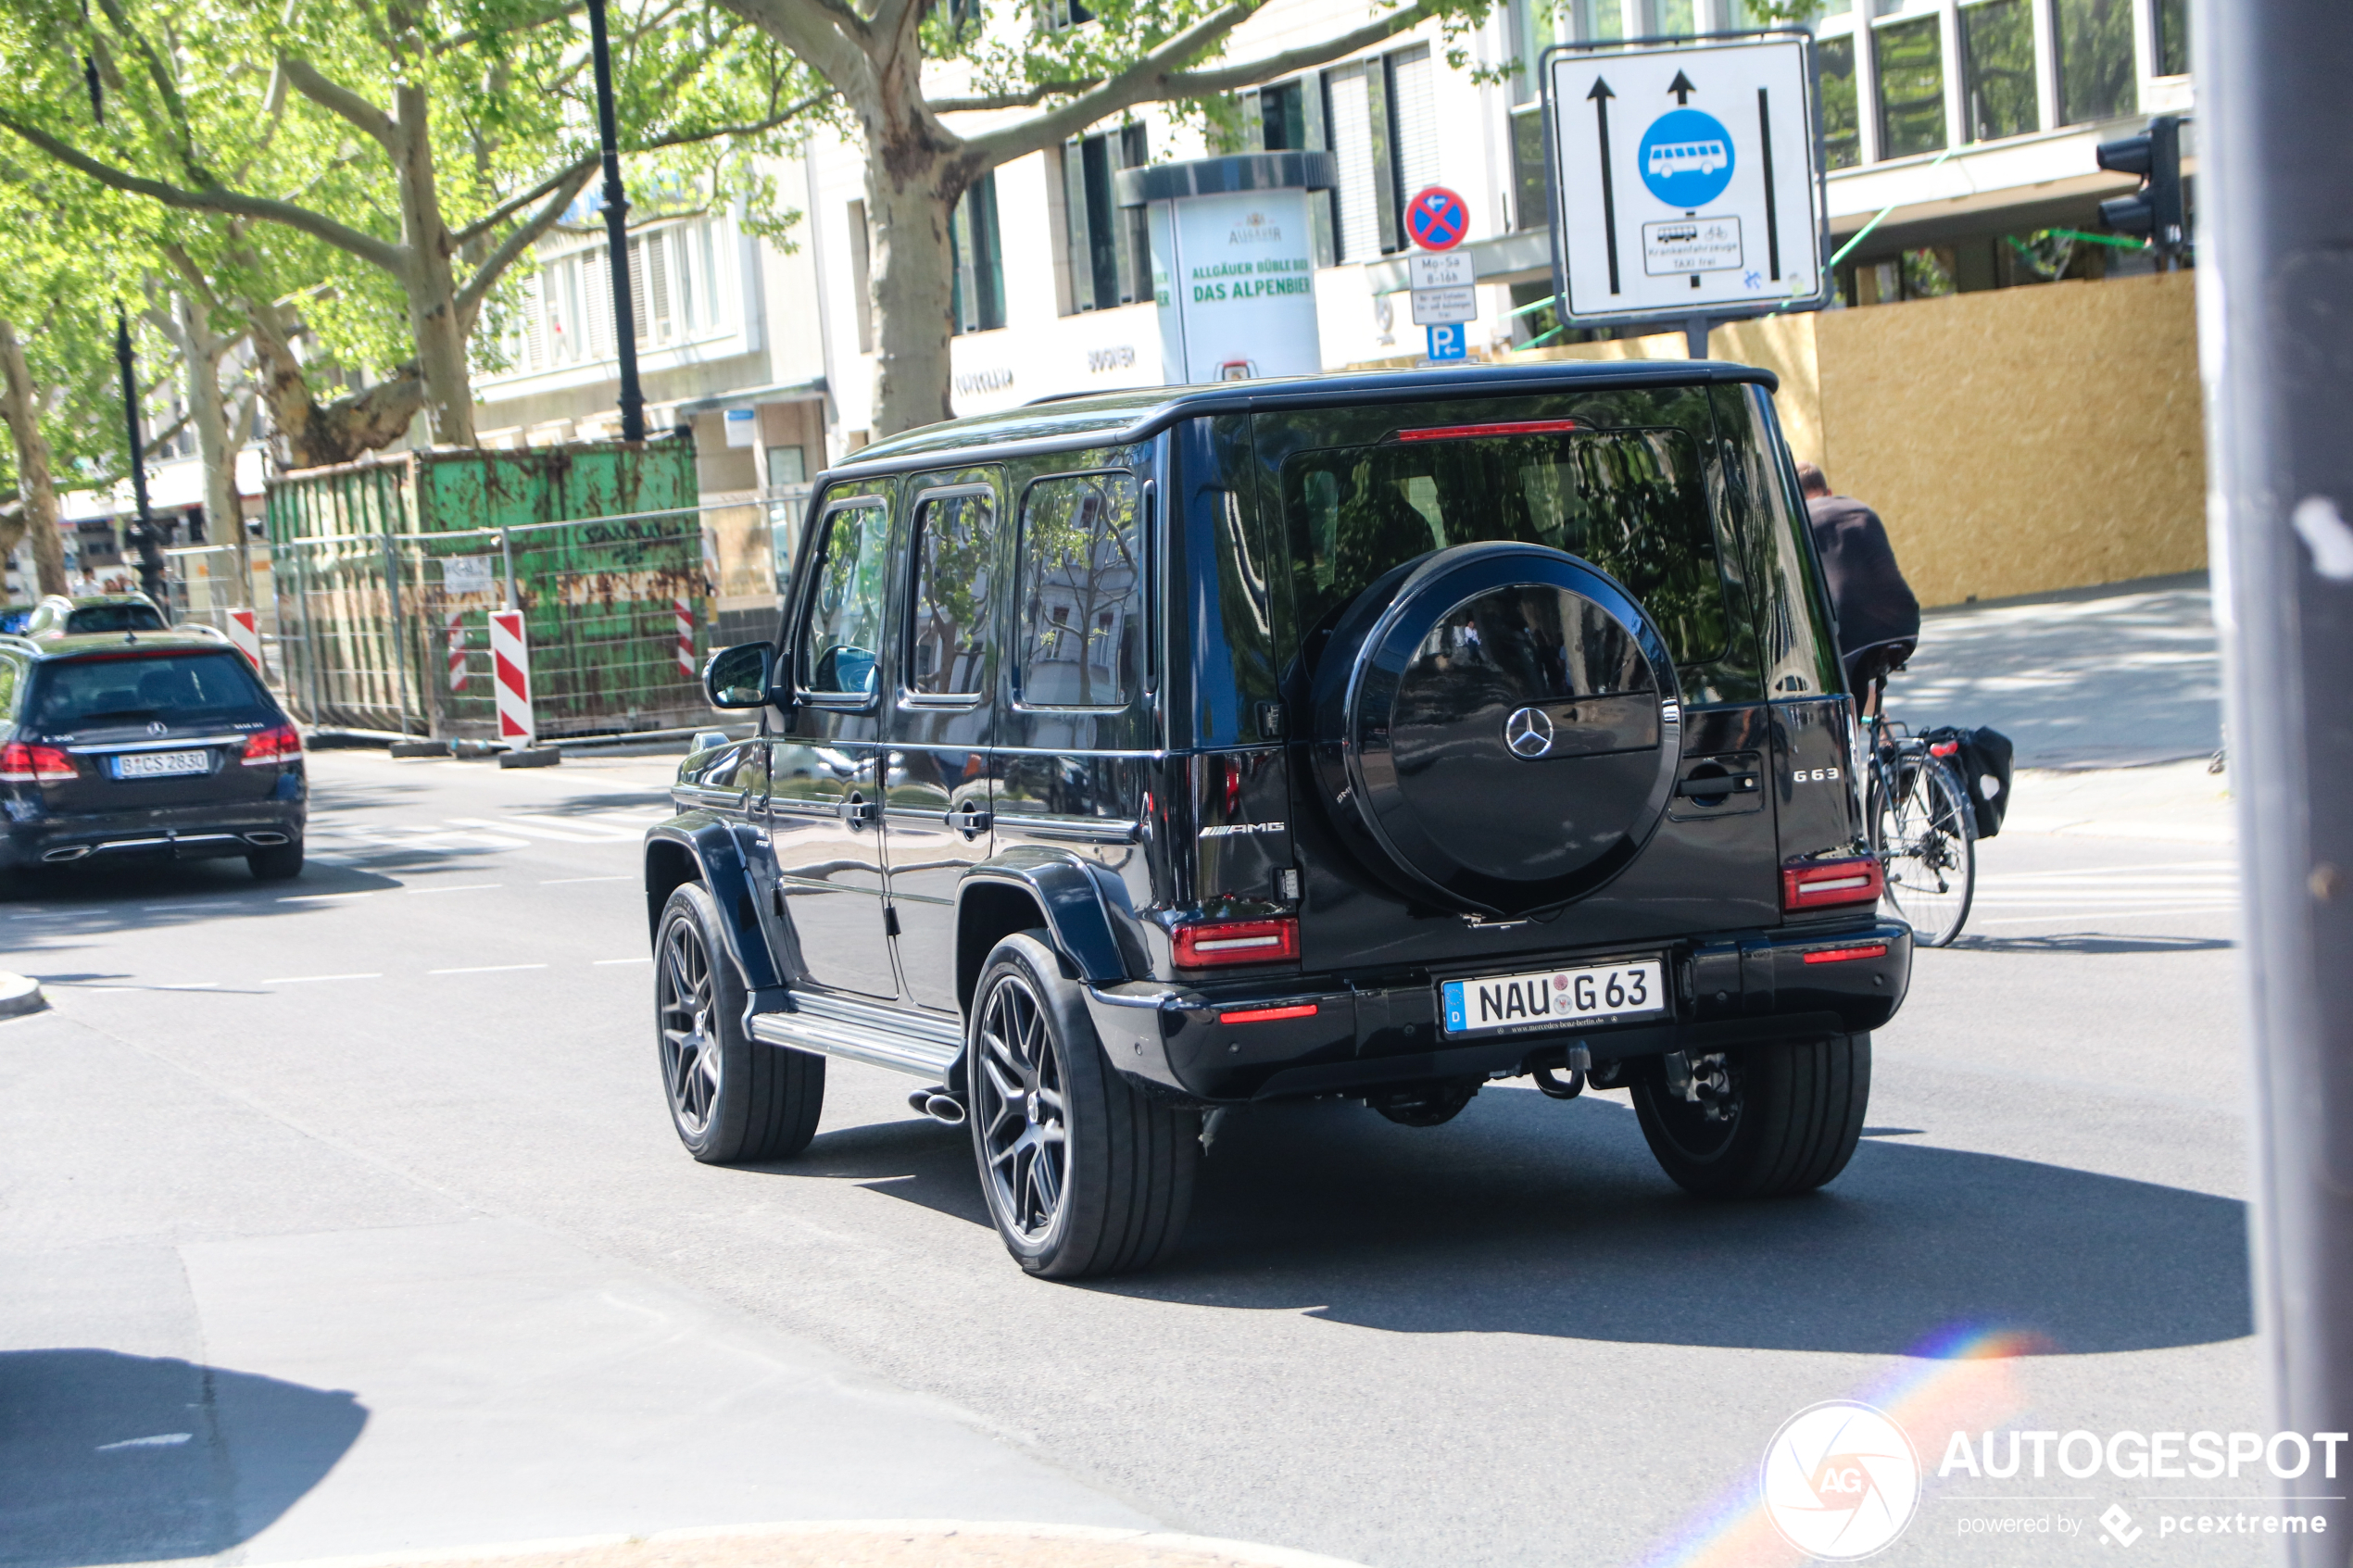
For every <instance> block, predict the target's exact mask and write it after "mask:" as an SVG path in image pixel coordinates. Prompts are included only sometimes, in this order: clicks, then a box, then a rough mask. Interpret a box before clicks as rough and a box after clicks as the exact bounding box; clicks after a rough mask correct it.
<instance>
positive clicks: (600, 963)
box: [597, 958, 654, 969]
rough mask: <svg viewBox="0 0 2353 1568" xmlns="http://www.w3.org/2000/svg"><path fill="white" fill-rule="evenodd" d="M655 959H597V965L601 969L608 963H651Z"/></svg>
mask: <svg viewBox="0 0 2353 1568" xmlns="http://www.w3.org/2000/svg"><path fill="white" fill-rule="evenodd" d="M653 961H654V960H651V959H649V958H647V959H598V960H597V967H598V968H599V969H601V968H603V967H604V966H605V965H606V964H609V963H651V962H653Z"/></svg>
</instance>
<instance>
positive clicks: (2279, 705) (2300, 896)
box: [2192, 0, 2353, 1568]
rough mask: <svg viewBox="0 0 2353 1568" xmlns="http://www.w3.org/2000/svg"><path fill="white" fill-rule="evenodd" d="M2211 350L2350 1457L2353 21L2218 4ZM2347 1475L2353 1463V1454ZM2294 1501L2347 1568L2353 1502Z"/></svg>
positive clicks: (2239, 659)
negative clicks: (2350, 220)
mask: <svg viewBox="0 0 2353 1568" xmlns="http://www.w3.org/2000/svg"><path fill="white" fill-rule="evenodd" d="M2192 36H2193V47H2194V50H2195V55H2194V61H2193V63H2194V65H2195V68H2196V72H2197V99H2198V119H2199V128H2198V142H2199V181H2198V186H2199V189H2198V195H2199V198H2200V199H2199V204H2198V205H2199V211H2198V213H2197V214H2196V232H2197V236H2198V241H2197V284H2198V311H2199V319H2198V340H2199V346H2200V360H2201V364H2200V370H2201V373H2202V374H2203V376H2204V378H2205V381H2206V392H2207V408H2206V429H2207V452H2208V465H2209V472H2208V481H2207V485H2208V488H2207V495H2208V516H2209V517H2210V518H2211V519H2212V521H2213V527H2212V537H2213V541H2214V544H2215V546H2216V549H2217V556H2216V558H2215V561H2214V579H2215V585H2216V587H2217V589H2218V590H2219V591H2218V594H2217V596H2216V603H2215V610H2216V615H2217V619H2218V621H2220V623H2221V632H2222V647H2223V656H2224V665H2225V670H2226V672H2227V681H2228V693H2229V696H2228V708H2227V715H2228V730H2229V738H2230V763H2231V772H2232V774H2233V793H2234V794H2235V795H2236V797H2237V806H2238V821H2239V843H2240V846H2241V847H2240V860H2241V864H2242V866H2243V867H2244V870H2245V876H2246V892H2245V897H2246V958H2245V972H2246V985H2247V996H2248V1010H2249V1016H2250V1021H2251V1023H2252V1038H2253V1047H2254V1063H2255V1073H2254V1086H2255V1127H2254V1132H2255V1156H2256V1158H2255V1193H2256V1204H2255V1216H2256V1218H2255V1273H2256V1298H2257V1301H2258V1304H2259V1314H2260V1323H2259V1326H2260V1330H2261V1333H2262V1336H2263V1345H2264V1349H2265V1352H2266V1353H2265V1358H2264V1359H2265V1361H2266V1364H2267V1366H2268V1369H2269V1372H2270V1374H2271V1386H2272V1401H2273V1411H2274V1412H2275V1415H2274V1419H2275V1421H2276V1424H2277V1426H2278V1428H2279V1430H2281V1431H2284V1432H2285V1431H2296V1432H2300V1433H2304V1434H2306V1435H2307V1436H2308V1437H2309V1435H2310V1434H2313V1433H2318V1432H2347V1431H2353V524H2349V523H2348V521H2347V516H2346V514H2347V512H2353V443H2348V442H2347V440H2346V439H2345V433H2346V430H2347V426H2348V424H2353V380H2349V379H2348V377H2347V366H2353V249H2348V248H2347V220H2346V216H2345V215H2346V213H2347V211H2348V210H2353V95H2348V94H2347V93H2346V92H2345V90H2344V84H2345V82H2347V80H2348V79H2353V11H2348V10H2347V8H2346V6H2345V5H2344V0H2197V5H2196V28H2195V31H2194V33H2193V35H2192ZM2340 1451H2342V1449H2340ZM2346 1480H2347V1477H2346V1474H2345V1472H2344V1471H2343V1470H2342V1469H2340V1470H2339V1471H2338V1473H2337V1477H2336V1479H2334V1481H2330V1480H2326V1479H2322V1472H2321V1469H2320V1466H2319V1464H2318V1462H2317V1458H2316V1462H2315V1464H2314V1465H2313V1468H2312V1469H2311V1470H2310V1471H2309V1473H2307V1474H2305V1475H2304V1476H2303V1477H2302V1478H2301V1479H2300V1480H2289V1481H2284V1482H2280V1483H2276V1485H2278V1486H2281V1488H2282V1489H2283V1491H2284V1492H2286V1493H2290V1494H2295V1495H2296V1497H2297V1498H2298V1499H2299V1500H2297V1501H2296V1502H2293V1503H2290V1504H2287V1505H2286V1507H2287V1509H2288V1510H2290V1511H2292V1512H2297V1513H2303V1514H2307V1515H2309V1514H2314V1513H2318V1514H2322V1515H2324V1516H2325V1517H2326V1518H2327V1521H2328V1528H2327V1531H2326V1532H2325V1533H2324V1534H2315V1535H2302V1536H2289V1535H2284V1536H2282V1537H2280V1539H2281V1542H2282V1543H2283V1548H2284V1551H2283V1557H2284V1561H2286V1562H2291V1563H2294V1564H2296V1565H2297V1568H2321V1565H2322V1564H2323V1563H2325V1564H2328V1565H2329V1568H2344V1564H2345V1562H2346V1561H2347V1555H2346V1554H2347V1545H2346V1532H2347V1531H2348V1530H2353V1509H2348V1507H2347V1504H2346V1503H2345V1502H2344V1501H2342V1500H2328V1501H2310V1500H2301V1499H2307V1498H2309V1497H2310V1496H2311V1495H2312V1494H2330V1495H2334V1497H2335V1498H2340V1499H2341V1498H2342V1497H2343V1496H2344V1495H2345V1494H2346V1493H2347V1492H2348V1491H2353V1487H2348V1486H2347V1485H2346Z"/></svg>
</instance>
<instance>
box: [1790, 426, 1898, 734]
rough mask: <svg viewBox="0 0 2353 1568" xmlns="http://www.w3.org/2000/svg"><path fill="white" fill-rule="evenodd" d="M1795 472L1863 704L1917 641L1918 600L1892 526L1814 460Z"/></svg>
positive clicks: (1852, 681)
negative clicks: (1837, 491)
mask: <svg viewBox="0 0 2353 1568" xmlns="http://www.w3.org/2000/svg"><path fill="white" fill-rule="evenodd" d="M1797 479H1798V483H1799V484H1800V485H1801V486H1802V487H1803V488H1804V489H1805V492H1806V516H1807V518H1808V519H1809V521H1811V522H1812V524H1813V528H1814V551H1815V554H1817V555H1818V556H1819V557H1821V559H1822V575H1823V577H1824V578H1825V579H1826V580H1827V581H1828V582H1829V584H1830V590H1831V608H1832V609H1833V610H1834V611H1836V613H1837V615H1838V651H1839V656H1840V658H1842V659H1843V660H1844V661H1845V664H1846V689H1847V690H1848V691H1850V692H1852V693H1854V694H1855V705H1856V710H1857V711H1862V710H1863V709H1864V705H1865V703H1866V701H1867V696H1866V694H1868V693H1870V692H1871V691H1872V683H1874V682H1876V681H1878V680H1879V679H1881V677H1882V676H1885V675H1887V674H1889V673H1891V672H1893V671H1897V670H1901V669H1903V668H1904V663H1905V661H1906V659H1910V658H1911V657H1912V650H1913V649H1914V648H1916V647H1918V646H1919V640H1920V601H1919V599H1917V598H1915V597H1913V596H1912V588H1911V584H1910V583H1906V582H1905V581H1904V573H1903V571H1902V570H1901V569H1899V568H1898V567H1897V566H1896V564H1895V550H1894V546H1891V545H1889V544H1888V542H1887V526H1886V525H1885V524H1884V523H1882V522H1881V521H1880V520H1879V514H1878V513H1877V512H1875V511H1873V510H1871V508H1869V507H1867V506H1865V505H1863V503H1862V502H1860V501H1857V500H1856V499H1855V498H1854V497H1853V496H1851V495H1831V484H1830V481H1829V480H1827V479H1825V478H1823V477H1822V470H1820V469H1818V468H1816V467H1815V466H1814V465H1813V464H1812V463H1800V464H1798V465H1797Z"/></svg>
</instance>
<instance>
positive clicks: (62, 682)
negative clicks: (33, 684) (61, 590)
mask: <svg viewBox="0 0 2353 1568" xmlns="http://www.w3.org/2000/svg"><path fill="white" fill-rule="evenodd" d="M269 700H270V699H269V697H268V696H267V695H266V694H265V693H263V691H262V689H261V685H260V683H259V682H258V681H256V680H255V679H254V678H253V671H252V669H251V667H250V666H248V665H247V664H246V663H245V659H244V658H243V657H242V656H241V655H239V654H236V653H234V652H233V651H231V650H229V649H226V648H224V649H222V650H221V651H220V652H219V653H185V654H143V655H140V656H137V657H135V658H128V659H126V658H122V657H120V656H115V657H112V658H103V659H73V660H69V661H67V662H64V663H58V664H51V665H48V666H45V667H44V669H43V670H42V671H41V684H40V693H39V696H37V697H36V698H35V699H34V701H33V704H32V711H31V724H32V726H33V727H34V728H35V729H38V730H44V731H50V732H55V731H57V730H64V729H70V728H72V727H73V726H75V725H77V724H94V723H104V722H107V721H111V720H126V721H127V720H134V719H151V718H164V717H167V716H169V717H170V718H173V719H200V718H207V717H212V716H220V717H222V718H227V717H231V716H233V715H241V714H244V713H246V712H249V711H250V710H251V709H256V708H261V707H264V706H266V705H267V704H268V702H269Z"/></svg>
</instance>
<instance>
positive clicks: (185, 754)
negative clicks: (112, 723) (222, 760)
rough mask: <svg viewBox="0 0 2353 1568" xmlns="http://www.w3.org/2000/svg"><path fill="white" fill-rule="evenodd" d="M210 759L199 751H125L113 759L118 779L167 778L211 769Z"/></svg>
mask: <svg viewBox="0 0 2353 1568" xmlns="http://www.w3.org/2000/svg"><path fill="white" fill-rule="evenodd" d="M211 766H212V764H211V759H208V757H207V756H206V755H205V754H204V753H203V752H201V751H126V752H123V753H122V754H121V755H120V756H118V757H117V758H116V759H114V776H115V777H116V778H119V779H168V778H172V777H175V776H177V775H179V774H182V773H203V772H209V771H211Z"/></svg>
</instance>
